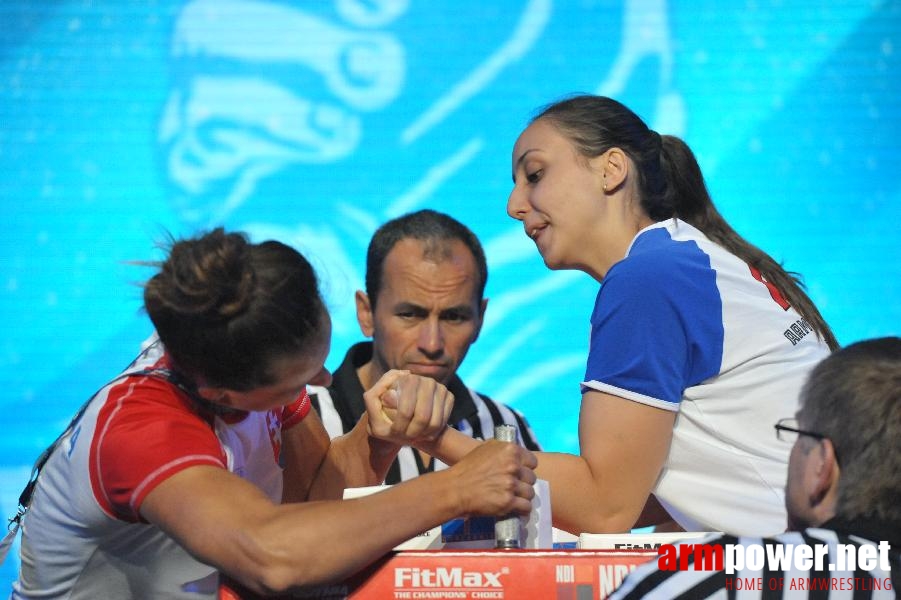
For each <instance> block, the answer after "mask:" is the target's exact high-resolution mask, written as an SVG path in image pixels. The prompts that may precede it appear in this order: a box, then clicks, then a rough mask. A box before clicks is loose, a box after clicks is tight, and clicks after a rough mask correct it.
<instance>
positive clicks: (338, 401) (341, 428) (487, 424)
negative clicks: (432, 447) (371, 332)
mask: <svg viewBox="0 0 901 600" xmlns="http://www.w3.org/2000/svg"><path fill="white" fill-rule="evenodd" d="M371 359H372V342H360V343H358V344H354V345H353V346H351V348H350V350H348V351H347V354H346V355H345V357H344V361H343V362H342V363H341V366H339V367H338V369H337V370H336V371H335V372H334V373H333V374H332V384H331V385H330V386H329V387H327V388H325V387H320V386H309V388H308V392H309V394H310V398H311V399H312V401H313V407H314V408H315V409H316V411H317V412H318V413H319V416H320V418H321V419H322V423H323V425H325V428H326V430H327V431H328V433H329V436H330V437H333V438H334V437H337V436H339V435H342V434H344V433H346V432H348V431H350V430H351V429H352V428H353V426H354V425H356V423H357V421H359V420H360V417H361V416H362V415H363V413H365V412H366V405H365V404H364V402H363V392H364V390H363V385H362V384H361V383H360V379H359V377H357V369H358V368H359V367H361V366H363V365H364V364H366V363H367V362H369V361H370V360H371ZM446 385H447V388H448V389H449V390H450V391H451V393H452V394H453V395H454V408H453V410H452V411H451V416H450V418H449V419H448V424H449V425H450V426H451V427H453V428H454V429H457V430H458V431H460V432H462V433H465V434H466V435H468V436H470V437H473V438H476V439H487V438H492V437H494V427H495V426H496V425H503V424H507V425H513V426H514V427H516V431H517V434H516V439H517V441H518V442H519V444H520V445H522V446H525V447H526V448H528V449H529V450H540V449H541V448H540V447H539V445H538V442H537V441H536V440H535V435H534V434H533V433H532V430H531V428H530V427H529V424H528V422H527V421H526V419H525V417H524V416H523V415H522V414H521V413H520V412H519V411H517V410H515V409H513V408H511V407H509V406H506V405H504V404H501V403H499V402H495V401H493V400H492V399H491V398H489V397H487V396H483V395H481V394H479V393H477V392H476V391H474V390H471V389H470V388H468V387H466V385H465V384H464V383H463V381H462V380H461V379H460V378H459V377H458V376H456V375H454V377H453V378H452V379H451V380H450V381H449V382H448V383H447V384H446ZM446 467H447V465H445V464H444V463H442V462H441V461H438V460H436V459H432V460H431V461H429V464H424V462H423V460H422V457H421V454H420V453H419V452H417V451H415V450H414V449H413V448H410V447H404V448H401V451H400V452H399V453H398V455H397V459H396V460H395V461H394V464H392V465H391V468H390V469H389V470H388V475H387V477H386V478H385V483H387V484H395V483H398V482H400V481H406V480H408V479H412V478H413V477H416V476H418V475H422V474H423V473H429V472H431V471H435V470H440V469H444V468H446Z"/></svg>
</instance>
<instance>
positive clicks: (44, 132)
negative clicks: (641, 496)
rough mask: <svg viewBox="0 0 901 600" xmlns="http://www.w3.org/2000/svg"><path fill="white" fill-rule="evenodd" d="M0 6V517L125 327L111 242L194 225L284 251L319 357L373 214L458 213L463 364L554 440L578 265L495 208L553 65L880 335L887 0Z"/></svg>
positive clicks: (137, 253) (892, 17) (887, 252)
mask: <svg viewBox="0 0 901 600" xmlns="http://www.w3.org/2000/svg"><path fill="white" fill-rule="evenodd" d="M0 32H2V33H0V35H2V38H0V209H2V219H3V221H2V223H3V227H2V232H3V235H2V238H0V334H2V335H0V408H2V410H0V431H2V432H3V433H2V435H0V512H2V513H3V514H4V515H12V514H13V513H14V510H15V504H16V498H17V497H18V493H19V491H20V490H21V487H22V485H24V483H25V481H26V479H27V475H28V471H29V468H30V465H31V463H32V461H33V460H34V458H35V457H36V456H37V454H38V453H39V452H40V451H41V450H42V449H43V448H44V447H45V446H46V445H47V444H48V443H50V442H51V441H52V440H53V439H54V437H55V436H56V435H57V434H58V433H59V431H61V430H62V428H64V427H65V425H66V423H67V422H68V420H69V418H70V417H71V415H72V414H73V413H74V411H75V410H76V409H77V408H78V406H79V405H80V404H81V403H82V402H83V401H84V399H85V398H87V397H88V396H89V395H90V394H91V393H92V392H93V391H94V390H95V389H96V388H98V387H100V386H101V385H102V384H103V383H104V382H105V381H106V380H107V379H108V378H109V377H111V376H112V375H114V374H115V373H117V372H118V370H119V369H120V368H121V367H123V366H124V365H125V364H127V363H128V362H129V361H130V359H131V358H132V356H133V355H134V354H135V352H136V349H137V347H138V345H139V343H140V342H141V341H142V340H143V339H144V338H145V337H146V336H147V335H148V334H149V333H150V326H149V322H148V320H147V318H146V316H145V315H144V314H143V313H142V312H141V310H140V286H139V284H140V282H141V281H143V280H144V279H145V278H146V277H147V276H148V275H149V274H150V272H149V271H148V270H147V269H146V268H144V267H140V266H137V265H135V264H133V263H134V261H141V260H148V259H151V260H152V259H159V258H160V257H161V254H160V252H159V251H158V250H155V249H154V244H155V243H156V242H157V241H159V240H161V239H162V238H163V236H164V232H167V231H168V232H172V233H174V234H176V235H187V234H191V233H192V232H195V231H198V230H201V229H206V228H209V227H210V226H213V225H218V224H225V225H226V226H228V227H230V228H233V229H242V230H246V231H248V232H249V233H250V234H251V235H252V237H253V238H254V239H257V240H260V239H264V238H270V237H276V238H279V239H282V240H284V241H287V242H290V243H292V244H295V245H296V246H297V247H299V248H300V249H302V250H303V251H304V252H305V253H306V254H307V255H308V256H309V257H310V258H311V259H312V260H313V262H314V263H315V264H316V266H317V268H318V269H319V272H320V275H321V278H322V280H323V291H324V293H325V295H326V297H327V300H328V302H329V305H330V307H331V309H332V311H333V318H334V339H333V353H332V355H331V356H330V357H329V360H328V364H327V366H329V367H335V366H337V364H338V363H339V362H340V359H341V356H342V355H343V352H344V350H345V349H346V347H347V346H348V345H349V344H350V343H352V342H353V341H356V340H357V339H359V338H360V333H359V330H358V328H357V325H356V321H355V318H354V314H353V301H352V297H353V291H354V290H355V289H357V288H358V287H361V286H362V273H363V259H364V254H365V248H366V244H367V242H368V240H369V237H370V234H371V233H372V231H373V230H374V229H375V227H377V226H378V225H379V224H380V223H381V222H383V221H384V220H386V219H388V218H390V217H393V216H396V215H398V214H401V213H403V212H406V211H409V210H413V209H417V208H422V207H432V208H436V209H439V210H443V211H446V212H448V213H450V214H452V215H453V216H455V217H457V218H459V219H460V220H462V221H463V222H465V223H466V224H468V225H469V226H470V227H471V228H472V229H473V230H474V231H475V232H476V233H477V234H478V235H479V236H480V237H481V239H482V240H483V243H484V244H485V246H486V251H487V254H488V259H489V269H490V277H489V282H488V289H487V295H488V296H489V297H490V299H491V300H490V303H489V307H488V313H487V321H486V323H485V327H484V330H483V334H482V336H481V338H480V339H479V341H478V342H477V343H476V345H475V346H473V348H472V350H471V351H470V354H469V356H468V358H467V360H466V362H465V364H464V366H463V369H462V374H463V376H464V379H465V380H466V381H467V382H468V383H470V384H472V385H474V386H475V387H478V388H479V389H481V390H482V391H484V392H486V393H488V394H489V395H491V396H493V397H495V398H497V399H499V400H502V401H505V402H507V403H509V404H512V405H514V406H516V407H518V408H519V409H521V410H522V411H523V412H524V413H526V415H527V416H528V417H529V419H530V421H531V423H532V425H533V428H534V429H535V431H536V433H537V434H538V436H539V438H540V440H541V441H542V443H543V444H544V445H545V447H546V448H548V449H552V450H561V451H570V452H577V451H578V443H577V427H576V423H577V417H578V406H579V387H578V382H579V381H580V378H581V376H582V375H583V371H584V361H585V357H586V352H587V341H588V317H589V314H590V311H591V307H592V305H593V300H594V294H595V292H596V287H597V286H596V284H595V282H593V281H592V280H590V279H589V278H588V277H587V276H585V275H583V274H581V273H575V272H551V271H548V270H547V269H546V268H545V267H544V265H543V263H542V262H541V259H540V257H539V255H538V253H537V252H536V250H535V248H534V245H533V244H532V243H531V242H530V241H529V240H528V239H526V237H525V236H524V235H523V233H522V229H521V226H520V225H519V223H517V222H515V221H513V220H511V219H510V218H509V217H507V216H506V214H505V208H504V207H505V202H506V197H507V194H508V193H509V190H510V186H511V183H510V152H511V149H512V146H513V142H514V141H515V139H516V136H517V135H518V133H519V131H520V130H521V129H522V127H523V126H524V125H525V124H526V122H527V120H528V118H529V117H530V116H531V115H532V114H534V112H535V110H536V109H538V108H539V107H540V106H542V105H544V104H546V103H548V102H551V101H553V100H555V99H559V98H560V97H562V96H564V95H566V94H570V93H573V92H592V93H603V94H607V95H612V96H615V97H616V98H618V99H620V100H622V101H624V102H625V103H626V104H627V105H629V106H631V107H632V108H633V109H635V110H636V111H637V112H638V113H639V114H641V115H642V116H643V117H644V118H645V119H646V120H647V121H648V122H649V123H650V124H651V125H652V126H653V127H655V128H657V129H658V131H660V132H661V133H671V134H676V135H680V136H682V137H684V138H685V139H686V140H687V141H688V142H689V144H690V145H691V146H692V147H693V149H694V150H695V152H696V153H697V155H698V158H699V160H700V162H701V166H702V168H703V169H704V172H705V174H706V177H707V179H708V183H709V186H710V189H711V192H712V194H713V197H714V199H715V201H716V202H717V204H718V206H719V207H720V209H721V211H722V212H723V213H724V214H725V216H726V217H727V219H728V220H730V222H731V223H732V224H733V225H734V227H735V228H736V229H737V230H738V231H739V232H740V233H741V234H743V235H744V236H745V237H746V238H748V239H749V240H750V241H752V242H753V243H755V244H757V245H759V246H761V247H762V248H764V249H765V250H766V251H768V252H769V253H770V254H771V255H773V256H774V257H775V258H776V259H777V260H780V261H783V263H784V265H785V266H786V268H788V269H789V270H792V271H796V272H799V273H801V274H802V275H803V276H804V279H805V281H806V283H807V286H808V290H809V292H810V294H811V295H812V297H813V299H814V301H815V302H817V304H818V305H819V307H820V308H821V310H822V312H823V313H824V315H825V317H826V318H827V320H828V321H829V322H830V323H831V325H832V327H833V328H834V330H835V332H836V334H837V336H838V338H839V341H840V342H841V343H842V344H847V343H850V342H853V341H856V340H860V339H863V338H867V337H873V336H881V335H898V334H899V333H901V325H899V324H901V303H899V297H901V294H899V291H901V260H899V250H901V241H899V240H901V236H899V229H901V226H899V222H901V197H899V196H901V192H899V176H898V173H901V142H899V134H901V111H899V108H901V106H899V100H898V99H899V98H901V69H899V55H901V3H899V2H898V1H883V2H874V1H862V0H858V1H853V2H852V1H840V0H832V1H830V2H825V1H823V2H813V1H800V0H795V1H792V0H756V1H748V2H736V3H725V2H718V1H714V0H701V1H696V2H685V3H669V2H666V0H619V1H613V0H609V1H600V0H596V1H593V0H569V1H564V0H557V1H556V2H554V1H552V0H528V1H518V2H512V1H500V0H453V1H451V0H429V1H428V2H426V1H425V0H378V1H376V0H334V1H331V2H326V1H315V2H314V1H309V2H299V1H298V2H288V1H284V2H282V1H274V0H273V1H262V0H260V1H246V0H245V1H237V0H215V1H214V0H201V1H193V2H184V1H176V0H156V1H155V2H146V1H144V0H142V1H140V2H139V1H136V0H117V1H115V2H114V1H111V0H109V1H106V2H103V1H94V2H92V1H90V0H82V1H77V2H76V1H60V0H57V1H50V0H44V1H42V2H36V1H28V0H4V1H3V2H2V3H0ZM14 550H15V549H14ZM15 568H16V559H15V558H13V559H10V560H7V562H6V564H4V565H3V566H2V567H0V588H2V589H6V588H7V587H8V581H10V580H11V579H12V578H13V577H14V573H15ZM0 593H2V592H0Z"/></svg>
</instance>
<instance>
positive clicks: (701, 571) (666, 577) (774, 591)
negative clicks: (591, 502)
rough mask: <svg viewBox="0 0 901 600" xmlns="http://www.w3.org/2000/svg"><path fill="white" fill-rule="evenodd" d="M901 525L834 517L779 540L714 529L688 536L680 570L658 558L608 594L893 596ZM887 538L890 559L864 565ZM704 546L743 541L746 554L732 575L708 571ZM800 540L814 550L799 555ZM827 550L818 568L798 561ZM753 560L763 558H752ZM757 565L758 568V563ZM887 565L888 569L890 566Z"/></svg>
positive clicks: (631, 597) (615, 598) (626, 597)
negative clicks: (667, 566) (772, 558)
mask: <svg viewBox="0 0 901 600" xmlns="http://www.w3.org/2000/svg"><path fill="white" fill-rule="evenodd" d="M899 530H901V524H898V523H894V524H892V523H885V522H881V521H878V520H875V519H856V520H854V521H851V522H844V521H841V520H839V519H832V520H830V521H828V522H826V523H824V524H823V525H821V526H820V527H816V528H808V529H806V530H804V531H803V532H789V533H783V534H780V535H777V536H775V537H773V538H759V537H746V536H741V537H738V536H732V535H722V534H711V535H710V536H708V537H704V538H695V539H691V540H686V541H685V542H683V543H681V544H679V545H678V546H677V547H676V548H677V549H676V554H677V555H678V556H679V561H680V562H679V564H678V568H676V569H674V570H663V569H661V568H660V565H659V564H658V563H659V561H658V560H657V559H655V560H651V561H650V562H647V563H645V564H642V565H640V566H638V567H637V568H636V569H635V570H634V571H633V572H632V573H631V574H629V575H628V576H627V577H626V578H625V580H624V581H623V583H622V585H621V586H620V587H619V588H617V589H616V590H615V591H614V592H613V593H612V594H611V595H610V596H609V600H635V599H638V598H661V599H666V600H669V599H672V598H692V599H694V598H723V599H732V598H764V599H773V600H778V599H783V598H784V599H807V598H810V599H823V600H826V599H830V600H831V599H839V598H847V599H849V600H850V599H854V600H863V599H870V598H872V599H873V600H879V599H883V598H886V599H888V598H895V597H896V590H897V589H898V585H901V554H899V550H901V539H899ZM871 540H876V541H871ZM883 540H884V541H887V542H888V543H889V546H890V550H889V551H888V552H887V553H885V555H886V558H887V561H885V560H881V559H878V558H877V559H873V560H872V562H871V563H870V564H869V565H867V563H866V562H865V563H864V564H865V566H869V567H874V568H870V569H865V568H863V567H862V566H861V562H862V561H863V560H864V559H863V558H862V557H863V556H865V555H866V554H870V555H872V556H874V557H878V554H877V553H878V548H877V545H878V544H879V543H880V541H883ZM699 545H708V546H720V547H721V548H723V552H724V555H725V554H726V553H727V552H731V551H730V550H727V548H729V547H730V546H732V547H734V546H740V547H741V548H740V550H741V552H740V553H738V554H737V555H736V556H741V560H735V561H734V563H735V566H734V572H733V573H727V572H726V569H725V568H723V569H705V565H701V564H699V565H698V566H697V567H696V566H695V563H696V560H697V561H701V560H706V559H707V558H709V557H710V556H711V554H712V553H711V552H699V551H697V550H695V549H694V548H689V546H699ZM846 545H851V546H854V549H853V552H850V554H851V555H853V556H854V557H855V559H854V561H853V562H854V564H853V565H852V564H851V562H852V561H851V560H849V558H848V556H849V552H848V550H849V548H848V546H846ZM752 546H757V547H760V548H761V550H759V551H757V549H756V548H755V549H754V553H755V554H756V557H755V558H752V551H749V548H751V547H752ZM799 546H808V547H809V548H810V549H811V551H810V552H805V553H804V554H795V552H796V551H797V548H798V547H799ZM862 546H871V548H869V549H867V551H866V552H864V553H861V552H860V550H859V549H860V548H861V547H862ZM686 550H687V552H686ZM827 550H828V554H826V555H825V556H824V557H823V559H822V561H821V565H820V567H821V568H820V569H819V570H817V565H816V563H815V562H813V561H811V564H809V565H805V564H799V556H809V557H810V558H812V557H814V556H816V555H817V553H818V552H820V551H823V552H825V551H827ZM780 551H784V552H785V553H784V554H783V556H788V557H794V558H793V559H789V560H786V561H784V562H783V563H782V564H781V565H778V564H776V563H775V562H774V561H770V560H767V557H768V556H771V555H773V556H778V555H779V554H780ZM789 551H790V552H791V553H790V554H789ZM683 554H685V555H687V557H688V558H687V561H686V562H685V563H684V564H683V563H682V562H681V561H682V555H683ZM840 555H841V556H840ZM662 556H663V554H661V557H662ZM761 559H762V560H761ZM726 562H728V561H726ZM755 562H760V563H761V564H760V565H758V564H754V563H755ZM885 562H888V565H885ZM739 563H742V564H741V565H739ZM749 563H750V564H749ZM706 566H709V565H706ZM739 566H741V568H739ZM758 566H759V567H760V568H756V567H758ZM885 566H888V567H889V568H888V569H885V568H884V567H885ZM724 567H725V564H724ZM805 567H807V568H805ZM830 567H833V568H830ZM840 567H844V568H840Z"/></svg>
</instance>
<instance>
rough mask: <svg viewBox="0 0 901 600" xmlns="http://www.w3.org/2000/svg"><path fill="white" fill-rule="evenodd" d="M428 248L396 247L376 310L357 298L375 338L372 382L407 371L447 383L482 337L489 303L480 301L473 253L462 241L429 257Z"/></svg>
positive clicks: (363, 324)
mask: <svg viewBox="0 0 901 600" xmlns="http://www.w3.org/2000/svg"><path fill="white" fill-rule="evenodd" d="M424 249H425V245H424V244H423V243H422V242H421V241H419V240H414V239H405V240H401V241H400V242H398V243H397V244H396V245H395V246H394V248H392V249H391V251H390V252H389V253H388V256H387V257H386V258H385V262H384V265H383V266H382V289H381V290H380V292H379V296H378V298H377V301H376V304H375V309H374V311H373V309H372V304H371V302H370V301H369V298H367V297H366V295H365V294H363V293H362V292H358V294H357V318H358V319H359V322H360V329H361V330H362V331H363V333H364V334H365V335H367V336H371V337H372V339H373V358H372V371H371V373H370V375H371V377H372V378H373V380H375V379H377V378H378V377H380V376H381V375H382V374H384V373H385V372H386V371H388V370H390V369H406V370H409V371H412V372H413V373H415V374H418V375H422V376H426V377H431V378H433V379H436V380H438V381H440V382H441V383H447V382H448V381H449V380H450V378H451V377H452V376H453V375H454V373H456V371H457V368H458V367H459V366H460V364H461V363H462V362H463V358H464V357H465V356H466V352H467V351H468V350H469V346H470V345H471V344H472V343H473V342H474V341H475V340H476V338H477V337H478V335H479V330H480V329H481V327H482V318H483V316H484V312H485V306H486V304H487V300H482V299H480V298H479V297H478V292H477V290H478V287H479V275H478V267H477V265H476V261H475V258H474V257H473V256H472V253H471V252H470V251H469V249H468V248H467V247H466V245H465V244H463V243H462V242H460V241H459V240H453V241H451V242H444V243H443V244H442V247H440V248H439V250H438V251H437V252H434V253H433V254H432V255H430V256H429V257H427V258H426V257H424V254H423V252H424ZM436 261H437V262H436Z"/></svg>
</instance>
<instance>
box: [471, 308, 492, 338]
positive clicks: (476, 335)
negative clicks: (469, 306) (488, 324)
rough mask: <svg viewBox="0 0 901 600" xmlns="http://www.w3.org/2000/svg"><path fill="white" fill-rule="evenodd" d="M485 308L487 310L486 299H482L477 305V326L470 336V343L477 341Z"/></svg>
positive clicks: (483, 320) (483, 319)
mask: <svg viewBox="0 0 901 600" xmlns="http://www.w3.org/2000/svg"><path fill="white" fill-rule="evenodd" d="M486 308H488V298H482V301H481V302H480V303H479V325H478V327H476V331H475V334H474V335H473V336H472V342H475V341H476V340H477V339H479V333H480V332H481V331H482V325H483V324H484V323H485V309H486ZM472 342H470V343H472Z"/></svg>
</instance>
